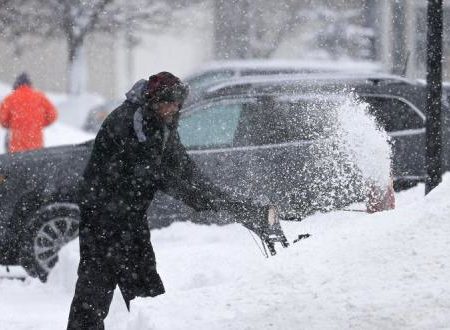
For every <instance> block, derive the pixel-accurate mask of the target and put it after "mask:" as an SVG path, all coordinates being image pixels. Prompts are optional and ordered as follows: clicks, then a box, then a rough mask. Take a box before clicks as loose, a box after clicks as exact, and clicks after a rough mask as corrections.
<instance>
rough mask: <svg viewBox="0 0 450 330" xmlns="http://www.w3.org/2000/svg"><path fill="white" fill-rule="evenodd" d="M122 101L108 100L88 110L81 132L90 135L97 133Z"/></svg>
mask: <svg viewBox="0 0 450 330" xmlns="http://www.w3.org/2000/svg"><path fill="white" fill-rule="evenodd" d="M123 101H124V100H119V99H117V100H109V101H106V102H105V103H103V104H100V105H98V106H96V107H94V108H92V109H90V110H89V112H88V116H87V118H86V121H85V122H84V124H83V127H82V128H83V130H85V131H87V132H90V133H97V132H98V130H99V129H100V126H102V123H103V121H104V120H105V118H106V117H108V115H109V114H110V112H111V111H113V110H114V109H115V108H117V107H118V106H119V105H120V104H121V103H122V102H123Z"/></svg>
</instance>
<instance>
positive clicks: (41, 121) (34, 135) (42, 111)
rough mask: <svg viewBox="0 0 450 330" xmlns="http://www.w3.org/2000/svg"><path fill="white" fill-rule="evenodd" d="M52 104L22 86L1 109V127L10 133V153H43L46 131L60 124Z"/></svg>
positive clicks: (28, 87) (39, 94)
mask: <svg viewBox="0 0 450 330" xmlns="http://www.w3.org/2000/svg"><path fill="white" fill-rule="evenodd" d="M56 117H57V112H56V110H55V108H54V107H53V105H52V104H51V103H50V101H49V100H48V99H47V98H46V97H45V96H44V95H43V94H42V93H40V92H38V91H36V90H34V89H33V88H31V87H30V86H27V85H22V86H20V87H19V88H17V89H16V90H15V91H14V92H13V93H11V94H10V95H9V96H7V97H6V98H5V100H4V101H3V102H2V104H1V105H0V124H1V125H2V126H3V127H5V128H8V129H9V130H10V136H9V152H18V151H25V150H33V149H40V148H42V147H43V145H44V137H43V132H42V129H43V128H44V127H45V126H48V125H50V124H51V123H53V122H54V121H55V120H56Z"/></svg>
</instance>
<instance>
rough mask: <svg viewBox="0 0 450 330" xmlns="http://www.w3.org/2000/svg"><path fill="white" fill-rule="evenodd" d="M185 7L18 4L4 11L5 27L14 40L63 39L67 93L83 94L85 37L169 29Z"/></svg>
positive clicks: (120, 1) (66, 1)
mask: <svg viewBox="0 0 450 330" xmlns="http://www.w3.org/2000/svg"><path fill="white" fill-rule="evenodd" d="M2 1H8V0H2ZM197 2H198V1H197ZM11 3H12V1H11ZM187 5H188V4H187V3H184V1H183V0H174V1H165V0H128V1H125V0H89V1H86V0H28V1H21V0H19V1H14V5H13V6H12V5H11V6H10V7H9V8H8V9H7V10H6V11H7V12H8V15H9V16H11V15H13V14H14V15H15V16H16V19H15V20H14V22H12V23H8V25H9V26H10V27H11V31H10V33H9V34H8V35H9V36H12V35H13V36H14V39H15V40H17V39H19V37H24V36H33V37H35V36H38V37H41V38H43V39H50V38H61V37H62V38H64V39H65V40H66V42H67V54H68V72H67V74H68V92H69V93H71V94H78V93H80V92H82V91H84V90H85V88H86V82H87V74H86V73H85V72H86V64H85V63H84V62H85V59H84V54H83V53H84V48H83V46H84V43H85V40H86V37H87V36H89V35H91V34H93V33H96V32H97V33H102V32H104V33H108V34H111V33H116V32H119V31H126V32H127V33H130V31H131V32H132V33H135V32H137V31H143V32H146V31H152V32H153V31H155V29H157V28H161V27H162V26H167V25H169V24H170V22H171V19H170V18H171V16H172V15H173V12H174V11H176V10H178V9H180V8H183V7H184V6H187ZM17 18H19V19H17Z"/></svg>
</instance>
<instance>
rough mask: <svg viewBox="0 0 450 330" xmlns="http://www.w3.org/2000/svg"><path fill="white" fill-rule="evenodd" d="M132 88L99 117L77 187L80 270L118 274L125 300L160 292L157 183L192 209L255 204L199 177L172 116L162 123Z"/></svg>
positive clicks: (83, 273)
mask: <svg viewBox="0 0 450 330" xmlns="http://www.w3.org/2000/svg"><path fill="white" fill-rule="evenodd" d="M134 96H136V95H134ZM134 96H133V95H132V96H131V97H130V95H128V99H127V100H126V101H125V102H124V103H123V104H122V105H121V106H120V107H118V108H117V109H116V110H114V111H113V112H112V113H111V114H110V115H109V116H108V117H107V118H106V120H105V122H104V123H103V125H102V127H101V129H100V131H99V132H98V134H97V137H96V139H95V143H94V147H93V150H92V153H91V158H90V160H89V162H88V165H87V167H86V170H85V172H84V175H83V176H84V181H83V183H82V186H81V189H80V198H81V200H80V209H81V223H80V253H81V261H80V267H79V271H78V272H79V276H100V277H102V278H103V279H104V280H113V281H116V282H117V283H118V285H119V287H120V289H121V291H122V294H123V296H124V298H125V301H127V302H129V300H131V299H133V298H134V297H136V296H155V295H158V294H161V293H164V287H163V284H162V281H161V279H160V277H159V275H158V274H157V272H156V262H155V256H154V253H153V248H152V245H151V243H150V231H149V228H148V223H147V219H146V210H147V208H148V206H149V203H150V202H151V201H152V199H153V196H154V194H155V192H156V191H157V190H159V189H160V190H163V191H164V192H165V193H167V194H169V195H171V196H173V197H175V198H177V199H181V200H182V201H184V202H185V203H186V204H187V205H189V206H191V207H192V208H194V209H195V210H197V211H201V210H218V209H229V210H235V211H237V212H239V210H242V209H245V210H248V208H253V210H254V211H256V209H257V208H256V207H254V206H252V205H250V204H247V203H244V202H240V201H232V200H231V198H230V197H229V196H227V195H226V194H224V193H222V192H221V191H220V190H218V189H217V188H215V187H214V186H213V185H211V184H210V183H209V182H208V180H206V179H205V178H204V177H202V176H201V174H200V173H199V171H198V170H197V167H196V166H195V164H194V163H193V161H192V160H191V159H190V157H189V156H188V154H187V153H186V150H185V148H184V147H183V145H182V144H181V142H180V138H179V136H178V133H177V130H176V124H174V125H171V126H167V125H164V124H162V123H160V122H159V121H158V120H157V119H156V118H155V117H154V116H153V115H152V113H151V112H149V111H145V110H144V107H143V106H142V102H141V100H140V99H139V95H137V97H134Z"/></svg>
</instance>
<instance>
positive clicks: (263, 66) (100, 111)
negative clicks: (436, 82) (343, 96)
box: [83, 60, 381, 133]
mask: <svg viewBox="0 0 450 330" xmlns="http://www.w3.org/2000/svg"><path fill="white" fill-rule="evenodd" d="M379 71H381V65H380V64H379V63H376V62H365V61H360V62H355V61H351V62H350V61H313V60H304V61H299V60H234V61H215V62H210V63H208V64H205V65H204V66H202V67H201V68H199V69H198V70H197V71H196V72H194V73H192V74H191V75H189V76H187V77H186V78H185V79H183V80H184V81H185V82H186V83H187V84H188V85H189V88H190V92H189V95H188V98H187V99H186V102H185V106H189V105H191V104H192V103H195V102H197V101H199V100H200V99H201V98H202V97H203V94H204V93H205V92H206V91H207V90H208V88H210V87H212V86H214V85H216V84H219V83H222V82H225V81H227V80H233V81H235V80H237V79H240V78H245V77H249V76H274V75H286V74H317V73H326V72H327V73H339V72H340V73H342V72H349V73H358V74H364V73H365V74H367V73H374V72H379ZM121 102H122V100H109V101H106V102H105V103H104V104H102V105H99V106H97V107H95V108H93V109H92V110H90V111H89V115H88V118H87V119H86V123H85V124H84V127H83V128H84V129H85V130H86V131H88V132H91V133H96V132H97V131H98V130H99V129H100V126H101V124H102V122H103V120H104V119H105V118H106V116H107V115H108V114H109V113H110V112H111V111H113V110H114V109H115V108H116V107H117V106H118V105H119V104H120V103H121Z"/></svg>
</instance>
